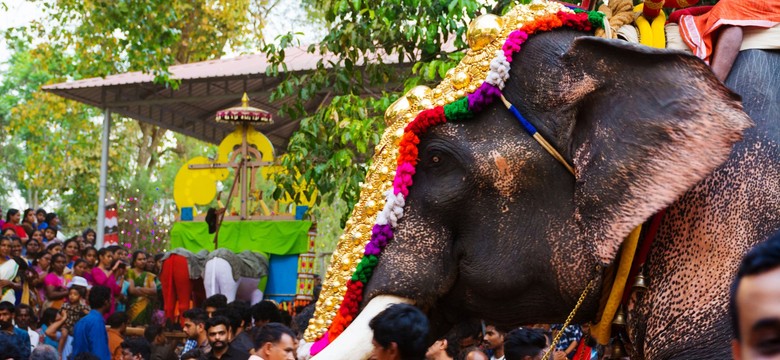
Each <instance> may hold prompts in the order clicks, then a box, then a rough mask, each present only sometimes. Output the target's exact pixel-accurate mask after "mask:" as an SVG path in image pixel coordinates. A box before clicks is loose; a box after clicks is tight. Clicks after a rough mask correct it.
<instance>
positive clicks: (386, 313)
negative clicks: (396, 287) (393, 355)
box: [368, 304, 428, 359]
mask: <svg viewBox="0 0 780 360" xmlns="http://www.w3.org/2000/svg"><path fill="white" fill-rule="evenodd" d="M368 326H369V327H370V328H371V330H373V331H374V341H376V342H377V344H379V345H380V346H382V347H383V348H388V347H390V344H391V343H396V344H397V346H398V353H399V355H400V356H401V359H422V358H424V357H425V351H426V350H427V346H426V345H427V343H426V341H425V338H426V337H427V336H428V318H426V317H425V314H423V312H422V311H420V309H418V308H416V307H414V306H412V305H409V304H394V305H391V306H390V307H388V308H387V309H385V310H383V311H382V312H381V313H379V314H378V315H377V316H375V317H374V318H373V319H371V321H369V322H368Z"/></svg>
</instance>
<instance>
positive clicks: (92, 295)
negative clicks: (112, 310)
mask: <svg viewBox="0 0 780 360" xmlns="http://www.w3.org/2000/svg"><path fill="white" fill-rule="evenodd" d="M110 306H111V289H109V288H107V287H105V286H101V285H96V286H93V287H92V289H91V290H90V291H89V307H91V308H92V310H97V311H101V312H106V311H108V309H109V307H110Z"/></svg>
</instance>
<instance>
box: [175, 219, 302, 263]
mask: <svg viewBox="0 0 780 360" xmlns="http://www.w3.org/2000/svg"><path fill="white" fill-rule="evenodd" d="M310 227H311V221H225V222H223V223H222V226H221V227H220V229H219V247H221V248H227V249H230V250H233V251H234V252H240V251H244V250H252V251H258V252H262V253H265V254H273V255H293V254H302V253H305V252H307V251H308V249H309V235H308V232H309V228H310ZM178 247H183V248H185V249H187V250H190V251H193V252H198V251H200V250H202V249H206V250H208V251H211V250H214V234H209V229H208V225H207V224H206V223H205V222H203V221H180V222H177V223H174V224H173V229H171V249H174V248H178Z"/></svg>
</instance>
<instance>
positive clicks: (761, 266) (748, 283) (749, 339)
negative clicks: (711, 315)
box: [729, 233, 780, 360]
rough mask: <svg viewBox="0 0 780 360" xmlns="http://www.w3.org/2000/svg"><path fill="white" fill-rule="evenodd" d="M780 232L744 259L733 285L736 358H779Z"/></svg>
mask: <svg viewBox="0 0 780 360" xmlns="http://www.w3.org/2000/svg"><path fill="white" fill-rule="evenodd" d="M778 284H780V233H777V234H775V235H774V236H772V237H771V238H770V239H769V240H767V241H765V242H763V243H760V244H758V245H756V247H754V248H753V250H751V251H750V252H748V253H747V255H745V258H744V259H742V263H741V264H740V266H739V270H737V276H736V277H735V278H734V283H733V284H732V285H731V299H730V302H729V313H730V314H731V326H732V329H731V330H732V333H733V334H734V339H733V340H732V343H731V348H732V352H733V354H734V359H736V360H752V359H778V358H780V347H779V346H778V344H779V343H780V342H779V339H780V285H778Z"/></svg>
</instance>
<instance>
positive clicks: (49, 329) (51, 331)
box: [40, 308, 67, 349]
mask: <svg viewBox="0 0 780 360" xmlns="http://www.w3.org/2000/svg"><path fill="white" fill-rule="evenodd" d="M65 320H67V315H65V313H64V312H62V311H60V310H59V309H57V308H47V309H46V310H44V311H43V315H41V333H40V335H41V339H44V340H43V343H44V344H46V345H49V346H51V347H53V348H55V349H56V348H57V347H58V346H59V344H60V337H61V336H62V333H61V332H60V330H59V329H60V327H62V324H64V323H65Z"/></svg>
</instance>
